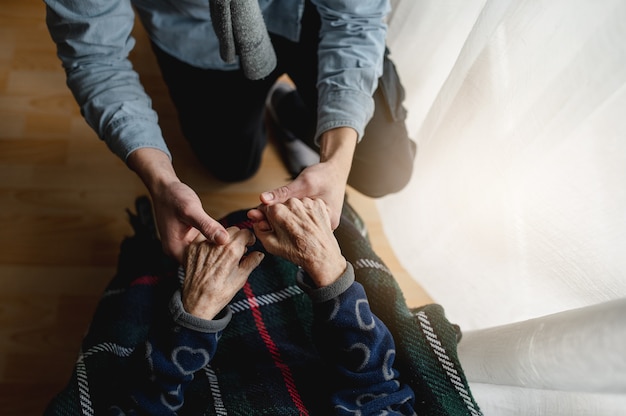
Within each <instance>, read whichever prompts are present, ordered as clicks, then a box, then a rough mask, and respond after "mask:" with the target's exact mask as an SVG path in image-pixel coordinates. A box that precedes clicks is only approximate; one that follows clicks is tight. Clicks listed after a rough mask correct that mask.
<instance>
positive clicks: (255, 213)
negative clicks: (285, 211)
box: [246, 205, 265, 221]
mask: <svg viewBox="0 0 626 416" xmlns="http://www.w3.org/2000/svg"><path fill="white" fill-rule="evenodd" d="M264 208H265V206H264V205H260V206H258V207H256V208H252V209H251V210H249V211H248V212H247V213H246V216H247V217H248V219H249V220H251V221H262V220H264V219H265V212H264Z"/></svg>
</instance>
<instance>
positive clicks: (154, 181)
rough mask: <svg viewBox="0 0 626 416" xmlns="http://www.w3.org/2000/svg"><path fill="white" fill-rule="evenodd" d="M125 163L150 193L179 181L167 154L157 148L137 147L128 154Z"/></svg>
mask: <svg viewBox="0 0 626 416" xmlns="http://www.w3.org/2000/svg"><path fill="white" fill-rule="evenodd" d="M127 164H128V167H129V168H130V169H131V170H133V171H134V172H135V173H136V174H137V176H139V178H140V179H141V180H142V181H143V183H144V184H145V185H146V188H148V191H149V192H150V193H151V194H154V193H155V192H158V189H159V188H161V187H163V186H165V185H168V184H171V183H174V182H180V179H178V176H177V175H176V172H175V171H174V166H173V165H172V161H171V160H170V158H169V156H168V155H167V154H166V153H165V152H163V151H161V150H159V149H154V148H150V147H144V148H139V149H137V150H135V151H134V152H132V153H131V154H130V155H129V156H128V159H127Z"/></svg>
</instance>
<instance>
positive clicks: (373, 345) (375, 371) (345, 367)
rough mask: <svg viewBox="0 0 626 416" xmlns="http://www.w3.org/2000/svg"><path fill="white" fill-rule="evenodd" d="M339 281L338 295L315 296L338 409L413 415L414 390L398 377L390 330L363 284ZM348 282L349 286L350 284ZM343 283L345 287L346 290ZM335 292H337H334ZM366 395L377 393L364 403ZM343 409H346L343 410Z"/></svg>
mask: <svg viewBox="0 0 626 416" xmlns="http://www.w3.org/2000/svg"><path fill="white" fill-rule="evenodd" d="M343 279H344V281H343V282H342V281H341V280H338V281H337V283H336V289H337V290H336V292H340V293H338V294H337V295H336V296H335V297H332V298H331V297H330V296H329V295H330V294H327V296H325V297H313V298H312V299H313V302H314V326H313V339H314V342H315V345H316V346H317V349H318V351H319V352H320V354H321V356H322V358H323V360H324V361H326V362H327V363H328V364H329V365H330V367H331V368H333V369H334V371H335V373H334V374H333V376H331V379H332V380H334V383H335V384H334V386H333V391H334V394H333V396H332V401H333V405H334V407H335V410H336V411H337V414H344V413H345V414H353V413H352V412H354V411H356V410H360V411H361V412H362V413H363V414H378V413H380V412H381V411H383V410H387V411H392V414H403V415H404V414H406V415H412V414H413V412H414V411H413V407H412V405H413V401H414V394H413V391H412V390H411V389H410V387H408V386H407V385H403V384H401V383H399V382H398V378H399V374H398V372H397V371H396V370H395V369H394V368H393V364H394V358H395V344H394V341H393V338H392V336H391V333H390V332H389V330H388V329H387V327H386V326H385V325H384V323H383V322H382V321H381V320H380V319H378V318H377V317H376V316H375V315H374V314H373V313H372V311H371V310H370V308H369V303H368V302H367V297H366V295H365V291H364V290H363V287H362V286H361V285H360V284H359V283H356V282H353V283H351V284H350V285H349V286H348V283H349V282H350V281H349V280H345V279H346V277H343ZM346 286H347V287H346ZM341 287H346V288H345V290H343V291H341ZM331 296H332V295H331ZM364 395H368V396H370V397H373V399H372V400H370V401H367V402H363V401H362V400H361V398H362V397H363V396H364ZM342 412H344V413H342Z"/></svg>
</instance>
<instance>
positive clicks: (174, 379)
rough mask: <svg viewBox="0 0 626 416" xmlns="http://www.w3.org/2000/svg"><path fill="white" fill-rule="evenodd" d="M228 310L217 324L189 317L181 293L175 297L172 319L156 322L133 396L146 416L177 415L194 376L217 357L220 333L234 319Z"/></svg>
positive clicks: (221, 315) (170, 314) (147, 344)
mask: <svg viewBox="0 0 626 416" xmlns="http://www.w3.org/2000/svg"><path fill="white" fill-rule="evenodd" d="M231 316H232V314H231V313H230V310H229V309H225V310H224V311H223V312H222V313H221V314H220V315H218V317H216V318H215V319H213V320H210V321H208V320H203V319H200V318H197V317H195V316H193V315H190V314H188V313H187V312H186V311H185V310H184V308H183V306H182V302H181V298H180V292H177V293H176V294H174V296H173V297H172V301H171V302H170V310H169V316H168V317H167V318H166V320H163V321H160V322H155V325H153V327H152V329H151V331H150V334H149V338H148V341H147V342H146V344H145V345H146V351H145V354H144V357H145V358H144V360H143V370H142V371H141V374H139V375H138V376H137V381H136V383H134V385H133V391H132V392H131V396H132V398H133V402H134V403H135V405H136V406H137V407H138V408H139V409H141V411H142V412H143V413H142V414H159V415H161V414H163V415H165V414H172V415H174V414H176V412H177V410H178V409H180V407H182V405H183V403H184V395H185V390H186V388H187V386H188V385H189V383H190V382H191V381H192V380H193V378H194V374H195V373H196V372H198V371H200V370H202V368H204V367H205V366H206V365H207V364H208V363H209V361H210V359H211V358H212V357H213V356H214V354H215V351H216V349H217V344H218V339H219V336H220V333H221V332H222V331H223V330H224V328H225V327H226V325H227V324H228V322H229V321H230V319H231Z"/></svg>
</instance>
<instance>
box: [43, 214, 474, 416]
mask: <svg viewBox="0 0 626 416" xmlns="http://www.w3.org/2000/svg"><path fill="white" fill-rule="evenodd" d="M131 222H132V221H131ZM222 223H223V224H224V225H225V226H229V225H238V226H239V227H241V228H248V227H250V226H251V224H250V223H249V222H248V221H247V218H246V215H245V211H244V210H242V211H237V212H234V213H232V214H230V215H228V216H226V217H225V218H223V219H222ZM144 225H145V224H144ZM133 226H134V227H135V230H136V233H135V235H133V236H131V237H128V238H126V239H125V240H124V241H123V242H122V244H121V247H120V254H119V260H118V269H117V272H116V274H115V276H114V277H113V279H112V281H111V282H110V284H109V285H108V287H107V289H106V290H105V292H104V293H103V295H102V298H101V300H100V302H99V304H98V307H97V309H96V312H95V314H94V317H93V319H92V323H91V325H90V327H89V330H88V332H87V334H86V336H85V338H84V340H83V343H82V346H81V350H80V353H79V357H78V359H77V361H76V364H75V366H74V369H73V372H72V374H71V377H70V380H69V382H68V384H67V386H66V387H65V388H64V389H63V390H62V391H61V392H59V394H57V396H55V397H54V398H53V399H52V400H51V402H50V404H49V406H48V408H47V409H46V411H45V415H46V416H47V415H58V416H74V415H101V414H109V408H110V407H111V406H112V405H113V404H120V403H124V401H125V400H126V398H125V391H126V389H127V388H128V386H126V384H125V383H126V382H127V381H128V380H129V379H130V377H127V376H125V374H129V372H132V371H135V370H134V363H136V362H137V358H139V357H135V356H134V355H135V354H136V353H135V351H136V349H137V346H138V345H140V343H142V342H143V341H144V340H145V338H146V337H147V333H148V330H149V328H150V325H152V324H153V323H154V322H158V319H159V316H160V313H163V312H164V311H167V303H168V302H169V298H170V297H171V294H172V293H173V292H174V291H175V290H176V288H177V287H178V285H179V284H180V279H179V278H177V276H179V275H180V269H179V267H178V265H177V264H175V263H174V262H172V261H171V260H170V259H168V258H167V257H166V256H165V255H164V254H163V253H162V250H161V245H160V242H159V241H158V240H157V239H156V238H155V237H154V236H153V235H152V234H151V233H148V232H145V227H144V228H141V227H138V226H137V224H133ZM336 235H337V238H338V240H339V242H340V246H341V247H342V252H343V254H344V256H346V258H347V259H348V260H349V261H350V262H351V263H352V264H353V265H354V266H355V273H356V279H357V280H358V281H359V282H360V283H361V284H362V285H363V286H364V287H365V289H366V291H367V293H368V297H369V298H370V305H371V307H372V310H373V311H374V313H376V314H377V315H378V316H379V318H381V319H382V320H383V321H384V322H385V324H386V325H387V326H388V327H389V329H390V331H391V332H392V334H393V336H394V339H395V340H396V349H397V352H396V354H397V358H396V367H397V368H398V369H399V371H400V373H401V376H402V378H403V381H404V382H406V383H408V384H409V385H410V386H411V387H412V388H413V390H414V391H415V394H416V403H415V411H416V413H417V414H418V415H481V412H480V409H479V407H478V405H477V404H476V402H475V401H474V399H473V397H472V395H471V392H470V389H469V386H468V384H467V381H466V379H465V376H464V374H463V370H462V368H461V365H460V363H459V362H458V359H457V356H456V344H457V336H458V334H459V332H458V328H457V327H455V326H454V325H452V324H451V323H449V322H448V321H447V319H446V318H445V314H444V311H443V308H442V307H441V306H440V305H437V304H432V305H426V306H424V307H421V308H418V309H414V310H411V309H409V308H408V307H407V306H406V303H405V301H404V298H403V296H402V293H401V291H400V288H399V286H398V285H397V283H396V281H395V279H394V278H393V276H392V275H391V274H390V273H389V271H388V269H387V267H386V266H385V265H384V263H383V262H382V260H381V259H380V258H379V257H378V256H377V255H376V254H375V253H374V252H373V251H372V250H371V246H370V244H369V241H368V239H367V235H366V230H365V229H364V227H363V225H362V222H361V220H360V218H359V217H358V215H357V214H356V213H355V212H354V211H353V210H352V209H351V208H350V207H349V205H347V204H346V207H345V209H344V213H343V214H342V221H341V225H340V226H339V228H338V229H337V231H336ZM254 249H260V250H262V249H263V248H262V247H261V246H260V244H258V243H257V246H256V247H254ZM296 272H297V267H296V266H295V265H293V264H292V263H289V262H287V261H285V260H283V259H280V258H277V257H274V256H266V258H265V260H264V261H263V263H262V264H261V265H260V266H259V267H258V268H257V269H256V270H255V271H254V273H253V274H252V275H251V276H250V278H249V280H248V283H247V284H246V285H245V287H244V288H243V290H241V291H240V292H239V293H238V294H237V296H236V297H235V298H234V299H233V301H232V303H231V309H232V311H233V319H232V321H231V323H230V324H229V326H228V327H227V329H226V330H225V331H224V333H223V335H222V338H221V340H220V344H219V347H218V350H217V353H216V355H215V357H214V358H213V360H211V362H210V363H209V364H208V365H207V366H206V367H205V368H204V370H203V371H202V372H199V373H197V374H196V376H195V378H194V380H193V382H192V383H191V385H190V386H189V388H188V391H187V393H186V395H185V406H184V408H183V410H182V411H181V412H180V413H179V414H180V415H220V416H221V415H272V416H282V415H328V414H332V411H331V410H330V409H329V408H328V407H327V405H328V404H327V403H326V402H325V401H324V397H328V391H327V389H328V385H329V384H330V383H325V382H324V379H325V378H324V374H325V373H326V371H327V369H326V367H325V364H324V363H323V362H321V361H320V359H319V357H318V355H317V353H316V351H315V350H314V349H313V347H312V345H313V344H312V341H311V331H310V329H311V325H312V318H313V317H312V311H311V304H310V300H309V299H308V297H307V296H306V295H305V294H304V293H303V292H302V291H301V289H300V288H299V287H298V286H297V285H296V283H295V276H296Z"/></svg>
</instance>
